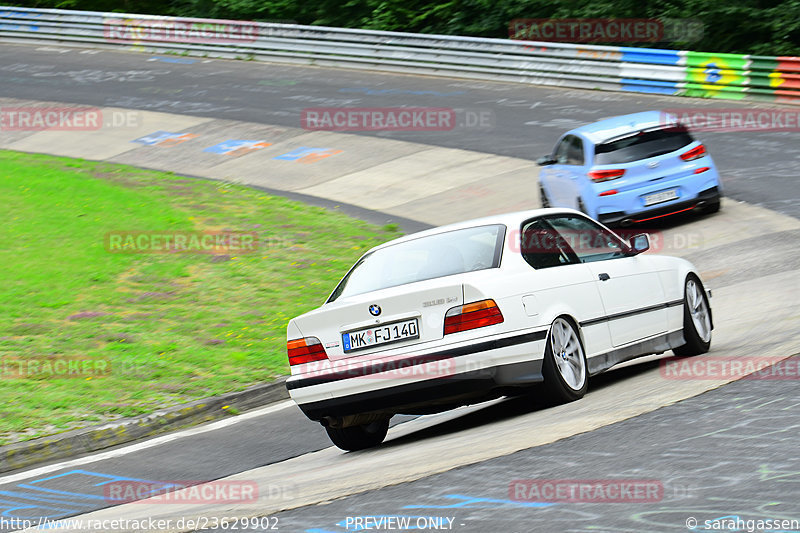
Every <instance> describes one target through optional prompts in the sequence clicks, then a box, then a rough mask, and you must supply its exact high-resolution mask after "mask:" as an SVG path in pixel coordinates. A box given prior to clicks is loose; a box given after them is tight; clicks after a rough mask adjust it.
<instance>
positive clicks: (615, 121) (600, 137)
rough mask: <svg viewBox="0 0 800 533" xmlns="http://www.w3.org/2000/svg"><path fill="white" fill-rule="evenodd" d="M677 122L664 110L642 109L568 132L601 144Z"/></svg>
mask: <svg viewBox="0 0 800 533" xmlns="http://www.w3.org/2000/svg"><path fill="white" fill-rule="evenodd" d="M676 123H677V119H676V117H675V116H674V115H672V114H669V113H666V112H664V111H642V112H640V113H631V114H630V115H620V116H618V117H611V118H606V119H603V120H600V121H597V122H593V123H591V124H587V125H585V126H580V127H578V128H575V129H573V130H570V131H569V132H567V133H568V134H573V135H581V136H583V137H585V138H586V139H588V140H589V141H591V142H592V143H594V144H599V143H602V142H603V141H607V140H609V139H612V138H614V137H620V136H623V135H626V134H628V133H636V132H637V131H639V130H643V129H647V128H653V127H656V126H666V125H669V124H676Z"/></svg>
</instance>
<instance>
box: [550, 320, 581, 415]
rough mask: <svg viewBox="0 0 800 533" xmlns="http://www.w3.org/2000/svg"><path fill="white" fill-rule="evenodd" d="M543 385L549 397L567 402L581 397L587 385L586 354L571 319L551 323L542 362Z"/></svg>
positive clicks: (560, 401)
mask: <svg viewBox="0 0 800 533" xmlns="http://www.w3.org/2000/svg"><path fill="white" fill-rule="evenodd" d="M542 374H543V375H544V385H545V388H546V390H547V392H548V393H549V396H550V399H552V400H554V401H556V402H557V403H567V402H572V401H575V400H579V399H580V398H583V395H584V394H586V389H588V387H589V379H588V378H589V376H588V372H587V369H586V355H585V354H584V352H583V345H582V344H581V339H580V337H579V336H578V332H577V331H576V330H575V326H573V325H572V322H570V321H569V320H567V319H566V318H563V317H559V318H556V319H555V320H554V321H553V324H552V325H551V326H550V333H549V334H548V335H547V345H546V346H545V350H544V362H543V363H542Z"/></svg>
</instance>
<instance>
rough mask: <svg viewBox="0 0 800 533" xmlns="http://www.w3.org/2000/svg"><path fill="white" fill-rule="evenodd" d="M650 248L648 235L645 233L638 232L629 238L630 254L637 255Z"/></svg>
mask: <svg viewBox="0 0 800 533" xmlns="http://www.w3.org/2000/svg"><path fill="white" fill-rule="evenodd" d="M649 249H650V237H649V236H648V235H647V233H639V234H637V235H634V236H633V237H632V238H631V252H632V253H631V255H637V254H640V253H642V252H646V251H647V250H649Z"/></svg>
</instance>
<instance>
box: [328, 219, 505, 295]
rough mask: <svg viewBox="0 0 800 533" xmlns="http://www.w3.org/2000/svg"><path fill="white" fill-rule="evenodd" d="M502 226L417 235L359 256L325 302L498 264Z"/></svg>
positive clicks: (493, 266) (502, 237) (503, 230)
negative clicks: (416, 237)
mask: <svg viewBox="0 0 800 533" xmlns="http://www.w3.org/2000/svg"><path fill="white" fill-rule="evenodd" d="M505 233H506V227H505V226H504V225H502V224H496V225H491V226H479V227H476V228H466V229H460V230H454V231H448V232H446V233H439V234H436V235H430V236H427V237H420V238H418V239H413V240H410V241H405V242H402V243H398V244H395V245H391V246H387V247H386V248H381V249H380V250H375V251H374V252H372V253H370V254H367V255H365V256H364V257H362V258H361V259H360V260H359V261H358V263H356V264H355V266H354V267H353V268H352V269H350V272H348V273H347V275H346V276H345V277H344V278H343V279H342V281H340V282H339V285H338V286H337V287H336V290H334V291H333V294H331V297H330V298H329V299H328V302H332V301H334V300H336V299H337V298H339V297H342V296H353V295H355V294H363V293H365V292H371V291H377V290H380V289H386V288H388V287H396V286H398V285H405V284H406V283H414V282H417V281H424V280H426V279H434V278H440V277H444V276H451V275H453V274H463V273H464V272H471V271H473V270H484V269H486V268H496V267H498V266H500V255H501V251H502V249H503V239H505Z"/></svg>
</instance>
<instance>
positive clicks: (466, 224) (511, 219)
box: [367, 207, 581, 253]
mask: <svg viewBox="0 0 800 533" xmlns="http://www.w3.org/2000/svg"><path fill="white" fill-rule="evenodd" d="M554 214H581V213H580V211H576V210H574V209H567V208H558V207H548V208H542V209H529V210H526V211H516V212H513V213H503V214H499V215H490V216H486V217H482V218H476V219H472V220H465V221H463V222H456V223H454V224H447V225H445V226H439V227H436V228H431V229H427V230H423V231H419V232H417V233H412V234H410V235H405V236H403V237H399V238H397V239H394V240H391V241H388V242H385V243H383V244H380V245H378V246H375V247H374V248H372V249H370V250H369V251H368V252H367V253H370V252H372V251H374V250H379V249H381V248H386V247H388V246H392V245H395V244H399V243H401V242H406V241H412V240H414V239H419V238H421V237H428V236H430V235H437V234H440V233H447V232H448V231H454V230H459V229H466V228H475V227H478V226H490V225H492V224H503V225H505V226H506V227H516V226H519V225H520V224H521V223H522V222H523V221H525V220H528V219H530V218H533V217H537V216H542V215H554Z"/></svg>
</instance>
